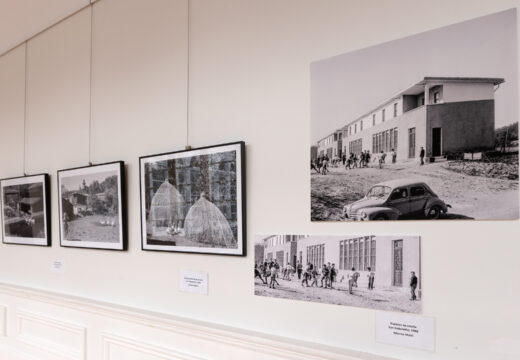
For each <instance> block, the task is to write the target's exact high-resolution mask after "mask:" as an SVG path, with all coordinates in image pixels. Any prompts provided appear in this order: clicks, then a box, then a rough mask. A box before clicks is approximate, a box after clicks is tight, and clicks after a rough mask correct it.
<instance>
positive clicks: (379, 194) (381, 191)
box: [367, 185, 392, 199]
mask: <svg viewBox="0 0 520 360" xmlns="http://www.w3.org/2000/svg"><path fill="white" fill-rule="evenodd" d="M391 191H392V189H391V188H390V187H388V186H381V185H376V186H373V187H372V188H371V189H370V190H369V191H368V193H367V197H368V198H377V199H382V198H386V197H388V195H390V192H391Z"/></svg>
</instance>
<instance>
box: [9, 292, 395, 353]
mask: <svg viewBox="0 0 520 360" xmlns="http://www.w3.org/2000/svg"><path fill="white" fill-rule="evenodd" d="M0 295H7V296H12V297H17V298H21V299H24V300H30V301H35V302H40V303H44V304H49V305H53V306H57V307H62V308H67V309H71V310H75V311H78V312H80V313H87V314H92V315H97V316H101V317H103V318H106V319H114V320H119V321H123V322H125V323H130V324H135V325H140V326H143V327H146V328H153V329H157V330H161V331H165V332H168V333H172V334H178V335H185V336H189V337H191V338H197V339H201V340H205V341H209V342H210V343H217V344H219V345H225V346H227V347H228V348H238V349H242V350H248V351H252V352H254V353H258V354H262V355H263V356H269V355H270V356H273V357H276V358H283V359H287V360H367V359H370V360H390V358H387V357H381V356H375V355H372V354H367V353H363V352H356V351H351V350H347V349H341V348H334V347H328V346H324V345H321V344H316V343H309V342H303V341H298V340H294V339H290V338H282V337H278V336H277V337H276V339H274V337H273V336H272V335H267V334H262V333H256V332H251V331H249V330H243V329H238V328H232V327H225V326H221V325H218V324H211V323H204V322H200V321H195V320H190V319H185V318H180V317H174V316H171V315H167V314H160V313H153V312H149V311H145V310H140V309H134V308H129V307H124V306H119V305H116V304H109V303H103V302H99V301H94V300H89V299H84V298H79V297H73V296H69V295H62V294H57V293H51V292H47V291H42V290H37V289H30V288H26V287H20V286H16V285H10V284H4V283H0ZM22 314H25V316H28V315H27V314H28V313H27V312H22ZM42 318H43V317H42V316H38V315H34V314H33V315H32V317H31V319H36V320H42ZM43 321H47V322H49V321H51V322H52V320H51V319H50V318H47V317H45V320H43ZM53 324H56V322H53ZM59 324H61V325H62V326H65V327H66V328H68V329H70V330H71V331H75V332H76V333H77V334H80V333H81V331H85V328H83V327H81V326H77V325H73V324H69V323H66V324H65V323H61V322H60V323H59ZM105 330H109V329H105ZM103 339H104V340H103V341H105V342H107V341H108V342H109V343H114V342H115V341H116V340H117V342H119V343H120V344H121V343H122V344H127V343H128V341H125V339H124V338H121V337H117V336H116V335H108V334H104V335H103ZM33 340H34V339H33ZM143 344H144V346H145V348H146V344H145V343H143ZM148 346H151V345H148ZM150 351H151V350H150ZM181 355H183V356H185V355H184V354H181ZM60 356H62V355H60ZM74 356H75V357H68V358H67V359H73V360H83V359H84V356H85V352H84V351H83V357H80V356H78V355H74ZM180 359H184V358H182V357H181V358H180ZM187 359H190V358H187ZM193 359H197V358H193ZM197 360H199V359H197Z"/></svg>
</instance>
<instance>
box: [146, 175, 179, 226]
mask: <svg viewBox="0 0 520 360" xmlns="http://www.w3.org/2000/svg"><path fill="white" fill-rule="evenodd" d="M183 204H184V198H183V197H182V195H181V194H180V193H179V191H178V190H177V189H176V188H175V186H173V185H172V184H170V183H169V182H168V180H165V181H164V182H163V183H162V184H161V186H159V189H158V190H157V192H156V193H155V194H154V196H153V198H152V204H151V206H150V220H151V222H152V227H153V228H154V229H155V228H158V227H166V228H167V227H170V226H177V225H178V223H179V221H180V220H182V217H183V215H184V213H183V209H182V207H183Z"/></svg>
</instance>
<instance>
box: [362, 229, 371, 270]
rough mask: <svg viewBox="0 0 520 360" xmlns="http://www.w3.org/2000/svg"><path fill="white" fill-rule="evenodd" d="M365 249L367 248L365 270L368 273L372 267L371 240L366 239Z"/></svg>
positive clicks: (364, 262)
mask: <svg viewBox="0 0 520 360" xmlns="http://www.w3.org/2000/svg"><path fill="white" fill-rule="evenodd" d="M364 245H365V246H364V248H365V258H364V261H363V265H364V266H363V270H365V271H367V270H368V267H370V245H371V244H370V238H368V237H367V238H365V241H364Z"/></svg>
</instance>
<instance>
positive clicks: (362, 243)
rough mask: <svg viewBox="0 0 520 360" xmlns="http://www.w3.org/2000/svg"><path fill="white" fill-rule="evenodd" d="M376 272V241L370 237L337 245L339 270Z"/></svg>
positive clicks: (344, 241)
mask: <svg viewBox="0 0 520 360" xmlns="http://www.w3.org/2000/svg"><path fill="white" fill-rule="evenodd" d="M369 267H370V268H371V270H372V271H375V270H376V240H374V239H373V238H372V237H371V236H366V237H364V238H359V239H350V240H343V241H340V243H339V268H340V270H350V269H352V268H355V269H356V270H364V271H367V270H368V268H369Z"/></svg>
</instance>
